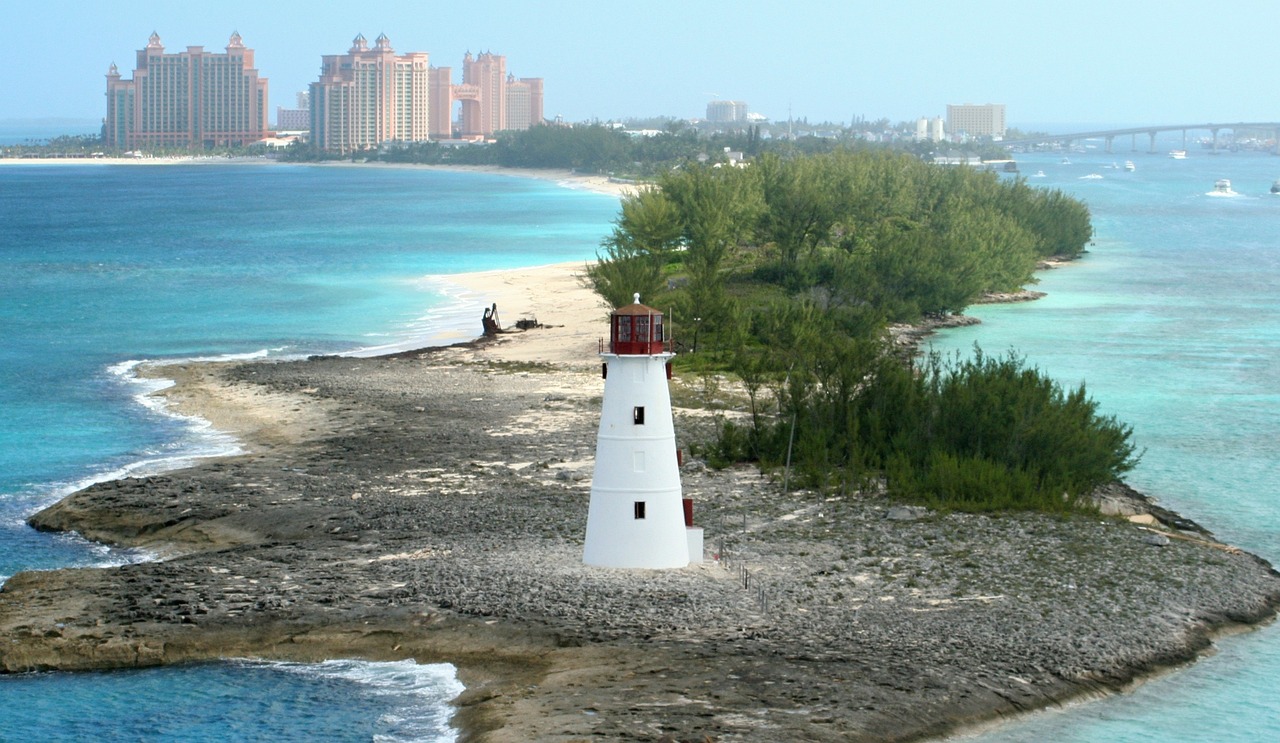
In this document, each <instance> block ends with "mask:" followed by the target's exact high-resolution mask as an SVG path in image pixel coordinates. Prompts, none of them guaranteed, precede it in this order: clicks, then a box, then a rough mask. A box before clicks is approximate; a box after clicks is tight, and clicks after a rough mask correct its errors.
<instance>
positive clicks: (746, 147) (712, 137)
mask: <svg viewBox="0 0 1280 743" xmlns="http://www.w3.org/2000/svg"><path fill="white" fill-rule="evenodd" d="M774 128H775V129H776V127H774ZM859 141H860V140H858V138H857V135H856V134H855V133H854V132H853V131H852V130H848V129H840V128H839V127H836V126H835V125H832V129H831V130H829V131H826V130H824V133H823V136H817V135H815V134H812V133H807V134H803V135H797V136H787V134H786V130H785V128H783V129H782V130H781V132H779V133H777V134H774V133H771V132H770V131H769V129H768V128H762V127H760V126H751V127H745V128H742V129H729V130H715V129H698V128H696V127H693V126H688V125H685V124H684V123H683V122H679V121H667V122H665V125H664V126H663V128H662V129H649V130H646V133H645V134H637V133H635V132H633V131H628V130H625V129H623V128H622V127H618V126H610V125H603V124H579V125H575V126H551V125H547V126H535V127H533V128H531V129H528V130H525V131H505V132H499V133H498V134H497V135H496V136H495V138H494V141H493V142H492V143H489V144H460V143H457V142H435V141H432V142H415V143H410V144H392V145H386V146H384V147H382V148H380V149H379V150H376V151H374V150H369V151H359V152H354V153H350V154H347V155H338V154H335V153H328V152H323V151H321V150H318V149H316V148H314V147H311V146H310V145H308V144H305V143H299V144H296V145H294V146H292V147H290V148H289V149H288V150H287V151H286V152H285V154H284V159H286V160H290V161H294V162H311V161H319V160H333V159H355V160H364V161H379V162H394V163H421V164H431V165H497V166H500V167H506V168H559V169H571V170H577V171H579V172H584V173H608V174H612V175H614V176H617V177H621V178H645V179H647V178H652V177H655V176H656V175H658V174H660V173H663V172H665V171H667V170H670V169H671V168H672V167H677V166H681V165H683V164H684V163H686V162H704V163H706V164H708V165H713V164H716V163H725V162H727V161H728V158H727V155H726V151H733V152H740V153H743V154H745V155H747V156H748V157H755V156H758V155H763V154H775V155H778V156H780V157H784V158H792V157H795V156H799V155H814V154H824V153H831V152H835V151H838V150H842V149H846V148H848V147H850V146H854V145H856V144H857V142H859ZM878 146H882V147H892V148H895V149H899V150H901V151H905V152H908V153H909V154H914V155H917V156H925V155H929V154H944V153H941V152H935V150H937V148H939V147H942V148H945V150H946V153H947V154H982V155H984V156H987V157H991V158H997V157H1007V156H1008V153H1007V152H1005V151H1004V150H1002V149H1000V148H999V146H998V145H995V144H992V143H979V142H975V143H970V144H965V145H948V144H943V143H934V142H916V141H914V140H905V139H904V140H902V141H899V142H897V143H895V144H893V145H891V146H889V145H878Z"/></svg>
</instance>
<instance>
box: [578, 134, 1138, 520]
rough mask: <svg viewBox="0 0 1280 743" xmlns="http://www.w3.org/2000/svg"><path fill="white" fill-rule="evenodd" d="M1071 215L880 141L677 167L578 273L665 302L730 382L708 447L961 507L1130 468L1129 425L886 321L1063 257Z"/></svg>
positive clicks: (1077, 235)
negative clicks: (874, 145)
mask: <svg viewBox="0 0 1280 743" xmlns="http://www.w3.org/2000/svg"><path fill="white" fill-rule="evenodd" d="M1091 234H1092V228H1091V225H1090V221H1089V214H1088V210H1087V209H1086V208H1085V207H1084V205H1083V204H1081V203H1080V202H1078V201H1075V200H1073V199H1070V198H1068V197H1066V196H1065V195H1063V194H1062V193H1060V192H1057V191H1048V190H1040V189H1033V188H1030V187H1029V186H1027V185H1026V184H1025V183H1024V182H1022V181H1021V180H1017V179H1002V178H1001V177H1000V176H997V175H996V174H993V173H988V172H983V171H979V170H974V169H971V168H965V167H941V166H934V165H928V164H924V163H922V162H920V161H919V160H918V159H916V158H914V157H911V156H908V155H905V154H902V153H893V152H888V151H885V150H860V151H859V150H847V149H846V150H839V151H834V152H830V153H825V154H820V155H813V156H807V157H792V158H782V157H779V156H776V155H772V154H766V155H763V156H761V157H759V158H758V159H756V160H755V161H754V162H753V163H752V164H751V165H750V166H749V167H746V168H730V167H707V166H701V165H693V164H690V165H686V166H684V167H682V168H679V169H677V170H672V171H669V172H666V173H663V174H662V175H661V176H659V177H658V178H657V181H656V184H655V185H654V187H653V188H648V189H644V190H641V191H639V192H637V193H636V194H634V195H632V196H630V197H628V198H626V199H624V200H623V202H622V209H621V212H620V214H619V216H618V219H617V221H616V223H615V227H614V230H613V232H612V234H611V235H610V236H609V237H608V238H607V239H606V240H605V242H604V244H603V245H602V247H601V255H600V259H601V260H600V262H599V264H598V265H597V266H596V267H595V268H594V269H593V271H592V273H591V278H592V281H593V283H594V285H595V287H596V289H597V291H598V292H599V293H600V294H601V295H602V296H604V297H606V298H607V299H608V300H609V301H610V302H612V303H613V304H615V305H621V304H625V303H628V302H630V301H631V297H632V292H635V291H639V292H641V293H642V295H643V296H644V297H645V302H646V303H647V304H650V305H652V306H657V307H662V308H664V309H668V310H669V311H670V312H671V313H672V315H673V319H674V320H675V323H674V324H675V327H676V328H678V332H679V339H680V346H681V350H682V351H683V352H684V353H682V355H681V357H679V363H681V364H683V365H685V366H692V367H696V368H698V369H700V370H702V371H720V372H725V371H727V372H730V373H732V374H734V375H736V376H737V377H738V378H739V379H741V381H742V383H743V385H744V387H745V389H746V393H747V396H748V399H749V410H748V415H747V416H746V417H745V418H740V419H737V420H736V421H733V420H726V421H725V422H724V423H723V424H722V426H721V428H720V434H719V437H718V439H717V440H716V441H715V442H714V443H713V444H712V445H711V446H710V447H709V450H708V452H707V454H708V455H709V458H710V459H711V460H712V461H713V462H715V463H721V464H723V463H728V462H732V461H746V460H750V461H758V462H760V463H761V464H762V465H763V466H765V467H766V468H770V467H779V466H782V465H784V464H786V463H787V462H790V464H791V471H792V472H794V473H795V474H794V477H797V478H799V479H800V480H801V481H803V482H805V483H807V484H810V485H814V486H819V487H832V488H839V489H845V488H858V487H862V486H865V485H866V484H868V483H869V482H872V481H883V482H885V483H886V484H887V485H888V487H889V488H890V489H891V490H892V491H893V492H894V493H895V494H897V495H898V496H900V497H903V498H908V499H912V500H917V501H921V502H925V503H929V504H931V505H934V506H938V507H949V508H960V509H966V510H983V509H994V508H1000V509H1007V508H1035V509H1042V510H1064V509H1070V508H1074V507H1077V506H1079V505H1081V503H1082V502H1083V501H1082V500H1081V499H1082V496H1084V495H1085V494H1086V493H1088V492H1089V491H1090V490H1092V489H1093V488H1095V487H1096V486H1098V485H1100V484H1103V483H1105V482H1108V481H1111V480H1113V479H1115V478H1116V477H1118V476H1119V475H1120V474H1122V473H1123V472H1125V471H1127V470H1128V469H1129V468H1130V467H1132V466H1133V464H1134V461H1135V456H1134V450H1133V447H1132V444H1131V443H1130V430H1129V429H1128V428H1127V427H1125V426H1123V425H1121V424H1119V423H1117V422H1116V421H1115V420H1114V419H1112V418H1108V417H1103V416H1100V415H1099V414H1098V412H1097V408H1096V404H1095V403H1094V402H1093V401H1092V400H1090V399H1088V398H1087V396H1086V394H1085V390H1084V388H1083V387H1080V388H1079V389H1076V390H1072V391H1070V392H1065V391H1063V390H1062V389H1061V388H1060V387H1059V386H1058V385H1057V384H1056V383H1054V382H1053V381H1052V380H1050V379H1049V378H1048V377H1046V376H1045V375H1044V374H1043V373H1041V372H1040V371H1039V370H1037V369H1029V368H1026V367H1025V365H1024V363H1023V362H1022V360H1021V359H1019V358H1017V357H1015V356H1008V357H1005V358H999V359H997V358H991V357H988V356H986V355H984V354H982V353H981V351H980V350H979V351H978V352H977V354H976V356H975V357H974V358H973V359H970V360H963V359H955V360H948V361H944V360H942V359H938V358H936V357H933V358H929V359H927V360H926V361H924V362H923V363H920V362H917V361H915V360H904V359H902V358H900V356H899V355H897V354H894V353H893V352H892V350H891V346H890V344H889V343H888V341H887V339H886V333H885V330H886V326H887V325H888V324H889V323H896V322H915V321H918V320H920V319H922V318H924V317H926V316H930V315H945V314H948V313H953V312H958V311H960V310H963V309H964V308H965V307H966V306H967V305H969V304H970V303H972V302H973V301H974V300H975V299H977V298H978V297H979V296H981V295H982V294H983V293H985V292H990V291H1008V290H1014V289H1017V288H1019V287H1021V286H1023V285H1025V284H1027V283H1029V282H1031V281H1033V277H1032V272H1033V271H1034V269H1035V266H1036V265H1037V262H1038V261H1039V260H1040V259H1042V258H1044V257H1047V256H1076V255H1078V254H1079V253H1080V252H1081V251H1083V249H1084V246H1085V245H1086V243H1087V242H1088V240H1089V238H1090V236H1091Z"/></svg>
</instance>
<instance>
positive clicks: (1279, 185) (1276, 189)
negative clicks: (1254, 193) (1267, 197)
mask: <svg viewBox="0 0 1280 743" xmlns="http://www.w3.org/2000/svg"><path fill="white" fill-rule="evenodd" d="M1271 193H1275V194H1280V181H1276V182H1275V183H1272V184H1271Z"/></svg>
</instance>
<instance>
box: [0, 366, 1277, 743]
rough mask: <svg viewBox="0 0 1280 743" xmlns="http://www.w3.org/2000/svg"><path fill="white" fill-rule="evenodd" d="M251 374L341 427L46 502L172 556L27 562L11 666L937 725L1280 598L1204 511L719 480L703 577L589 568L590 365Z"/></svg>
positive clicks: (1090, 675) (503, 733) (699, 715)
mask: <svg viewBox="0 0 1280 743" xmlns="http://www.w3.org/2000/svg"><path fill="white" fill-rule="evenodd" d="M222 373H223V374H224V375H225V377H226V379H227V380H229V381H230V382H234V383H235V384H239V385H251V386H256V387H260V388H262V389H264V390H269V391H272V392H278V393H297V392H300V391H305V394H306V395H307V396H308V397H309V398H312V399H315V400H316V401H317V404H323V405H325V406H326V409H328V410H330V411H332V412H331V413H330V415H331V420H330V423H331V424H332V426H331V428H332V433H329V434H326V435H324V436H320V437H318V438H316V439H314V440H310V441H307V442H305V443H301V444H298V445H296V446H276V447H274V448H272V449H271V450H270V451H268V452H266V453H258V454H250V455H246V456H242V457H237V458H232V459H225V460H219V461H211V462H206V463H204V464H201V465H199V466H196V467H193V468H191V469H188V470H183V471H180V472H173V473H169V474H167V475H163V476H157V477H148V478H138V479H128V480H122V481H118V482H115V483H103V484H100V485H95V486H93V487H91V488H88V489H87V490H85V491H82V492H80V493H77V494H75V495H73V496H71V497H70V498H68V499H67V500H65V501H63V502H62V503H60V504H58V505H57V506H54V507H53V508H51V509H49V510H47V511H45V512H42V513H40V514H37V515H36V516H35V517H34V518H33V519H32V522H33V524H35V525H37V526H39V527H40V528H47V529H62V530H65V529H74V530H76V531H79V532H81V533H82V534H86V535H90V536H91V537H92V538H94V539H99V540H102V541H106V542H112V543H118V544H129V545H139V546H144V547H147V548H148V549H152V550H155V551H157V552H160V553H161V554H163V555H166V559H164V560H160V561H151V562H144V563H139V564H134V565H126V566H122V567H118V568H106V569H92V570H85V569H81V570H58V571H49V572H40V573H23V574H19V575H17V576H14V577H13V578H12V579H10V580H9V582H8V583H7V584H6V585H5V586H4V590H3V591H0V668H3V669H4V670H5V671H8V672H21V671H25V670H33V669H49V668H63V669H88V668H117V667H131V666H146V665H155V664H159V663H173V662H180V661H189V660H198V659H208V658H218V657H231V656H237V657H242V656H258V657H267V658H290V659H296V660H314V659H319V658H326V657H335V656H348V657H365V658H373V659H393V658H405V657H413V658H417V659H419V660H421V661H442V660H443V661H451V662H453V663H455V664H457V665H458V666H459V668H460V675H461V677H462V679H463V681H464V683H466V684H467V686H468V690H467V692H466V693H465V694H464V695H463V696H462V698H460V699H459V701H458V704H459V714H458V718H457V720H458V722H459V724H460V725H462V726H463V729H464V730H465V731H467V733H468V735H469V737H471V738H473V739H484V740H495V741H504V740H571V739H579V738H587V737H593V736H594V737H598V738H604V739H615V738H625V737H630V738H636V739H642V740H643V739H650V740H656V739H659V738H661V737H662V736H664V735H667V736H671V737H673V738H675V739H696V740H702V739H704V737H709V738H711V739H721V738H726V739H736V740H759V741H766V740H767V741H775V740H818V741H821V740H833V741H834V740H841V741H849V740H853V741H859V740H863V741H873V740H874V741H883V740H912V739H919V738H922V737H927V736H934V735H939V734H942V733H945V732H948V731H951V730H955V729H957V728H959V727H962V726H964V725H966V724H970V723H973V722H977V721H984V720H990V719H992V718H994V717H998V716H1001V715H1009V714H1016V713H1019V712H1022V711H1026V710H1029V709H1035V708H1038V707H1042V706H1044V705H1047V704H1053V703H1056V702H1059V701H1061V700H1063V699H1065V698H1068V697H1071V696H1074V695H1079V694H1084V693H1094V692H1096V691H1099V690H1105V689H1114V688H1120V687H1123V686H1124V685H1125V684H1127V683H1129V682H1131V681H1132V680H1134V679H1135V678H1138V677H1140V676H1142V675H1143V674H1146V673H1149V672H1151V671H1152V670H1154V669H1157V668H1161V667H1164V666H1167V665H1170V664H1174V663H1178V662H1182V661H1184V660H1188V659H1191V658H1194V657H1195V655H1196V654H1197V653H1199V652H1201V651H1203V650H1204V649H1205V648H1206V647H1207V646H1208V645H1209V643H1210V642H1211V638H1212V634H1213V632H1214V631H1216V630H1218V629H1221V628H1225V627H1229V626H1236V625H1240V624H1249V623H1253V622H1258V621H1260V620H1263V619H1266V618H1268V617H1270V616H1272V615H1273V613H1274V610H1275V606H1276V604H1277V601H1280V579H1278V577H1277V575H1276V573H1275V572H1274V571H1273V570H1271V568H1270V566H1269V565H1267V564H1266V563H1265V562H1263V561H1261V560H1259V559H1257V558H1255V557H1253V556H1250V555H1248V554H1245V553H1241V552H1239V551H1238V550H1227V549H1223V548H1222V547H1223V546H1222V545H1218V544H1216V543H1214V542H1212V541H1211V539H1209V538H1208V537H1207V535H1205V534H1204V533H1202V532H1200V531H1195V530H1194V529H1192V528H1191V527H1189V526H1187V525H1184V524H1181V522H1177V521H1170V520H1167V519H1164V518H1162V519H1159V521H1161V522H1163V523H1162V524H1161V523H1157V524H1154V525H1139V524H1134V523H1131V522H1129V521H1128V520H1126V519H1125V518H1122V517H1119V516H1116V517H1098V516H1092V517H1079V518H1061V517H1046V516H1038V515H1031V514H1019V515H1004V516H978V515H967V514H949V513H940V512H933V511H926V510H921V509H907V510H895V505H896V504H894V503H892V502H890V501H888V500H886V499H885V498H883V497H882V496H879V495H862V494H849V495H842V496H824V495H819V494H816V493H812V492H790V493H784V492H781V489H780V487H779V485H778V483H776V482H774V481H772V480H770V479H768V478H764V477H761V476H760V474H759V473H758V472H757V471H755V470H751V469H731V470H724V471H716V470H711V469H708V468H705V467H701V466H696V465H691V466H687V467H686V471H685V473H684V477H685V483H684V486H685V492H686V495H689V496H691V497H693V498H694V499H695V501H696V507H695V512H696V517H697V519H698V521H699V523H700V525H702V526H704V527H705V528H706V530H707V531H706V533H707V547H708V558H709V561H708V562H707V563H706V564H703V565H698V566H692V567H690V568H687V569H684V570H675V571H625V570H608V569H601V568H591V567H587V566H584V565H582V563H581V548H582V534H583V530H584V528H585V521H586V508H587V501H588V492H589V487H590V483H589V480H588V479H586V475H587V473H589V472H590V459H591V453H592V451H593V449H594V434H595V425H594V422H595V420H596V415H597V413H598V411H597V409H596V406H597V405H598V400H596V399H593V393H592V390H593V389H596V388H595V387H593V386H592V385H593V384H597V383H598V382H596V381H595V380H594V379H593V378H591V377H588V376H585V375H582V376H580V375H577V374H570V373H560V372H551V371H545V370H534V371H527V370H510V369H508V370H505V371H503V370H499V369H497V368H490V367H486V366H483V365H472V366H457V365H446V364H443V363H441V362H440V361H438V360H437V359H436V358H435V357H433V356H430V355H427V356H422V357H420V356H418V355H413V354H402V355H400V356H399V357H397V358H383V359H338V358H317V359H312V360H308V361H303V362H293V363H284V364H244V365H239V366H234V367H229V368H227V369H226V370H224V371H223V372H222ZM677 428H678V430H687V428H683V427H681V426H680V425H678V426H677ZM1114 496H1115V499H1116V500H1117V502H1119V501H1120V500H1123V501H1124V502H1125V503H1126V504H1128V506H1127V507H1131V508H1146V509H1147V511H1146V512H1148V513H1150V512H1151V510H1150V509H1151V508H1154V504H1150V503H1146V504H1145V505H1143V500H1142V499H1141V498H1140V496H1139V497H1137V498H1135V497H1132V496H1130V495H1129V494H1127V493H1124V492H1123V491H1117V493H1116V494H1114ZM1135 504H1136V505H1135ZM1174 516H1176V515H1174ZM1188 523H1189V522H1188ZM1153 530H1154V531H1153ZM1156 533H1161V534H1167V535H1168V543H1167V544H1165V545H1164V546H1161V547H1155V546H1153V545H1152V544H1150V543H1149V542H1150V537H1151V535H1153V534H1156ZM1190 537H1194V538H1190Z"/></svg>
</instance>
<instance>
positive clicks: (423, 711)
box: [245, 660, 466, 743]
mask: <svg viewBox="0 0 1280 743" xmlns="http://www.w3.org/2000/svg"><path fill="white" fill-rule="evenodd" d="M245 663H247V664H249V665H253V666H265V667H269V668H273V669H277V670H281V671H285V672H287V673H296V674H300V675H303V676H311V677H320V678H325V679H335V680H341V681H347V682H352V683H357V684H360V685H361V686H362V687H364V688H365V689H366V690H369V691H372V692H373V693H375V694H378V695H380V696H382V695H385V696H386V697H388V698H391V699H394V698H397V697H399V698H402V702H401V703H400V704H395V705H394V707H393V709H392V710H391V711H387V712H384V713H383V714H382V716H381V717H379V718H378V723H379V728H380V730H379V731H378V732H377V733H375V735H374V737H373V740H374V741H378V742H380V743H419V742H422V743H428V742H429V743H438V742H440V741H454V740H457V731H456V730H454V729H453V728H452V727H451V726H450V725H449V719H450V718H451V717H452V715H453V708H452V706H450V702H451V701H452V700H453V699H454V697H456V696H458V695H459V694H461V693H462V692H463V691H464V690H465V688H466V687H464V686H463V685H462V682H460V681H458V672H457V668H455V667H454V666H453V665H451V664H449V663H432V664H425V665H424V664H419V663H416V662H414V661H412V660H403V661H393V662H381V663H378V662H372V661H360V660H327V661H324V662H323V663H285V662H261V661H245Z"/></svg>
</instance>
